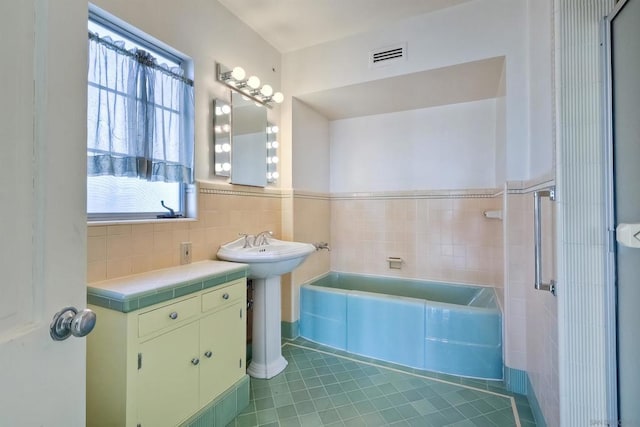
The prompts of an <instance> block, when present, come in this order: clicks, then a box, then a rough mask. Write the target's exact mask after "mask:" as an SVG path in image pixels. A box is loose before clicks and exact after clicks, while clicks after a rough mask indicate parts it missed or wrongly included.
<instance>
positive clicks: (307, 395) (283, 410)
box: [228, 339, 535, 427]
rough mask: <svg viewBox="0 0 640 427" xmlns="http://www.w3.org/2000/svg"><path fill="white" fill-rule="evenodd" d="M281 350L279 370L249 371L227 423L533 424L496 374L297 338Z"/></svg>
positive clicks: (523, 402)
mask: <svg viewBox="0 0 640 427" xmlns="http://www.w3.org/2000/svg"><path fill="white" fill-rule="evenodd" d="M282 353H283V355H284V357H285V358H286V359H287V360H288V362H289V365H288V366H287V368H286V369H285V371H284V372H283V373H281V374H279V375H278V376H276V377H274V378H272V379H270V380H257V379H253V378H252V379H251V392H250V402H249V406H248V407H247V408H246V409H245V410H244V411H243V412H242V413H241V414H240V415H239V416H238V417H237V418H236V419H235V420H234V421H233V422H231V423H230V424H229V425H228V427H245V426H247V427H248V426H264V427H288V426H421V427H431V426H451V427H473V426H483V427H484V426H486V427H495V426H521V427H533V426H535V422H534V419H533V414H532V412H531V409H530V407H529V403H528V401H527V399H526V397H524V396H521V395H517V394H513V393H509V392H508V391H506V390H505V388H504V386H503V385H502V383H499V382H495V381H481V380H470V379H465V378H459V377H455V376H450V375H441V374H434V373H429V372H425V371H419V370H415V369H410V368H405V367H401V366H398V365H393V364H389V363H385V362H380V361H375V360H373V359H368V358H362V357H358V356H354V355H351V354H348V353H345V352H342V351H339V350H335V349H331V348H327V347H324V346H321V345H318V344H315V343H311V342H308V341H305V340H303V339H296V340H293V341H287V342H285V344H284V345H283V348H282ZM517 417H519V421H516V418H517Z"/></svg>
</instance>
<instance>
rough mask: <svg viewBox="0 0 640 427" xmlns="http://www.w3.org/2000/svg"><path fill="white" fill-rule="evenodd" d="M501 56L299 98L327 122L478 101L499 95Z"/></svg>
mask: <svg viewBox="0 0 640 427" xmlns="http://www.w3.org/2000/svg"><path fill="white" fill-rule="evenodd" d="M503 66H504V57H502V56H501V57H496V58H489V59H484V60H481V61H473V62H466V63H463V64H456V65H452V66H450V67H443V68H437V69H433V70H426V71H421V72H417V73H411V74H404V75H402V76H397V77H389V78H386V79H379V80H374V81H370V82H365V83H359V84H354V85H350V86H344V87H339V88H334V89H329V90H323V91H320V92H314V93H309V94H304V95H298V96H297V98H298V99H300V100H301V101H302V102H304V103H305V104H307V105H309V106H310V107H312V108H313V109H314V110H316V111H318V112H319V113H320V114H322V115H323V116H324V117H326V118H327V119H329V120H338V119H346V118H350V117H360V116H368V115H373V114H384V113H392V112H397V111H405V110H414V109H418V108H428V107H436V106H440V105H447V104H456V103H459V102H471V101H479V100H481V99H489V98H495V97H496V96H498V95H500V79H501V76H502V69H503Z"/></svg>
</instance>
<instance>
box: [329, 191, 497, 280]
mask: <svg viewBox="0 0 640 427" xmlns="http://www.w3.org/2000/svg"><path fill="white" fill-rule="evenodd" d="M501 209H502V194H501V193H500V192H499V191H498V190H469V191H456V192H450V193H447V192H421V193H416V194H411V193H406V194H405V193H402V194H400V193H398V194H395V193H394V194H386V193H380V194H366V195H359V194H356V195H350V196H344V197H341V196H338V197H336V196H334V197H333V200H332V204H331V241H332V244H333V247H332V249H333V250H332V252H331V267H332V270H334V271H343V272H352V273H363V274H375V275H384V276H399V277H408V278H418V279H424V280H436V281H451V282H458V283H474V284H480V285H491V286H497V287H502V286H503V225H502V221H500V220H499V219H491V218H486V217H485V216H484V212H485V211H489V210H501ZM388 257H400V258H402V260H403V262H402V267H401V268H400V269H391V268H389V263H388V262H387V258H388Z"/></svg>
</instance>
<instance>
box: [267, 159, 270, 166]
mask: <svg viewBox="0 0 640 427" xmlns="http://www.w3.org/2000/svg"><path fill="white" fill-rule="evenodd" d="M267 164H268V165H270V164H271V157H267Z"/></svg>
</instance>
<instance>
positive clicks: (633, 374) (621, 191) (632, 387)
mask: <svg viewBox="0 0 640 427" xmlns="http://www.w3.org/2000/svg"><path fill="white" fill-rule="evenodd" d="M607 22H608V27H609V28H610V32H609V34H610V44H609V52H610V55H611V136H612V141H613V156H612V157H613V190H614V191H613V208H614V209H613V216H614V222H615V226H616V229H617V236H616V238H617V244H616V250H615V270H616V287H617V369H618V375H617V380H618V410H619V413H618V417H619V419H620V422H619V425H623V426H626V425H629V426H632V425H640V405H638V396H640V357H638V355H639V354H640V309H639V306H640V240H639V238H640V234H638V233H639V232H640V167H639V165H640V55H639V54H638V53H639V52H640V0H627V1H621V2H619V3H618V5H617V7H616V10H615V11H614V12H613V13H612V15H611V16H610V17H609V18H608V19H607ZM624 224H629V225H628V226H625V225H624ZM636 234H637V237H636Z"/></svg>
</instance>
